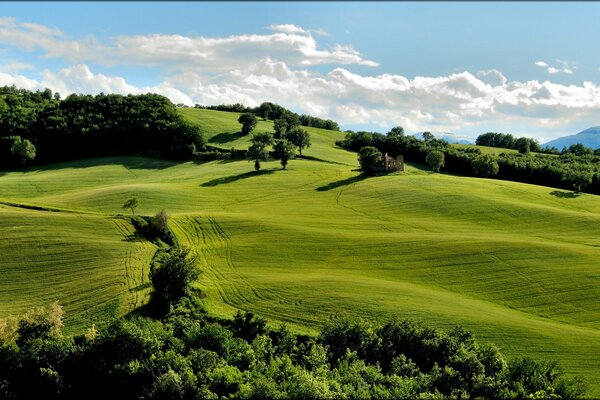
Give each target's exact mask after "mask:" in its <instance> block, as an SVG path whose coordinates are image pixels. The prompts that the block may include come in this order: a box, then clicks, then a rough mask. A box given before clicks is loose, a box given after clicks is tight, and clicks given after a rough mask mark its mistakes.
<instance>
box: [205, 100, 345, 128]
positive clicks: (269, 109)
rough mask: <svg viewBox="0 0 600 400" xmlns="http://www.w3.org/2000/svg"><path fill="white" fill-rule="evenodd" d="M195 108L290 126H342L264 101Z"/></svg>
mask: <svg viewBox="0 0 600 400" xmlns="http://www.w3.org/2000/svg"><path fill="white" fill-rule="evenodd" d="M195 108H202V109H207V110H217V111H227V112H237V113H251V114H254V115H256V116H257V117H260V118H262V119H263V120H265V121H266V120H271V121H274V122H275V124H276V125H277V124H279V125H282V126H283V125H285V126H289V127H290V128H292V127H294V126H299V125H301V126H308V127H312V128H321V129H328V130H331V131H339V130H340V127H339V125H338V123H337V122H335V121H332V120H330V119H323V118H318V117H314V116H312V115H308V114H302V115H300V114H296V113H295V112H292V111H290V110H288V109H286V108H284V107H282V106H280V105H279V104H275V103H270V102H263V103H261V105H259V106H258V107H247V106H245V105H243V104H241V103H235V104H220V105H216V106H202V105H199V104H196V105H195Z"/></svg>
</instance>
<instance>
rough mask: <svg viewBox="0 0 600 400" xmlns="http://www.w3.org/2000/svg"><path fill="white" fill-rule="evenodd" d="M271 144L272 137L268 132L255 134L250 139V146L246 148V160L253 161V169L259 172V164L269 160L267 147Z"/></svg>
mask: <svg viewBox="0 0 600 400" xmlns="http://www.w3.org/2000/svg"><path fill="white" fill-rule="evenodd" d="M272 144H273V136H272V135H271V134H270V133H268V132H263V133H257V134H255V135H254V136H253V137H252V144H251V145H250V147H248V151H247V152H246V158H248V160H254V169H255V170H256V171H259V170H260V162H261V161H266V160H268V158H269V151H268V150H267V146H270V145H272Z"/></svg>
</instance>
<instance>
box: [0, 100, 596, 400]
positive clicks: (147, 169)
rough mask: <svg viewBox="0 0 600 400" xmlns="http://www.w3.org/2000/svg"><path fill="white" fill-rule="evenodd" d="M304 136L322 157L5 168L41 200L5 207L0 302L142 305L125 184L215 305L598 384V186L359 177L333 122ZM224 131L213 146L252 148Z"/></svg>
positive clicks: (311, 152) (97, 316)
mask: <svg viewBox="0 0 600 400" xmlns="http://www.w3.org/2000/svg"><path fill="white" fill-rule="evenodd" d="M182 112H183V113H185V115H186V118H188V119H189V120H190V121H195V122H196V123H199V124H200V126H201V128H202V129H203V131H204V132H205V134H206V135H207V137H208V138H209V140H210V139H211V138H214V137H220V138H227V137H226V136H223V135H221V134H222V133H226V134H235V132H236V129H239V124H237V122H235V121H236V119H237V117H236V115H235V114H231V113H222V112H215V111H206V110H192V109H187V110H182ZM220 124H222V126H223V129H222V131H220V130H219V126H221V125H220ZM261 127H262V128H264V129H269V126H268V124H267V123H266V122H264V121H261V122H260V123H259V128H260V129H262V128H261ZM311 134H312V139H313V146H312V147H311V148H309V149H307V150H306V155H307V156H312V157H315V158H318V159H323V160H326V161H330V162H318V161H315V160H291V161H290V163H289V165H288V170H286V171H282V170H280V166H279V164H278V163H277V162H276V161H270V162H266V163H264V165H263V170H264V171H265V172H263V173H261V174H254V173H252V172H251V171H252V168H253V165H252V163H249V162H247V161H234V162H219V161H216V162H209V163H202V164H195V163H191V162H190V163H180V164H176V163H169V162H164V161H157V160H151V159H144V158H126V159H125V158H110V159H96V160H85V161H78V162H71V163H64V164H56V165H53V166H49V167H46V168H44V169H39V170H35V171H29V172H9V173H6V174H5V175H3V176H1V177H0V193H1V195H0V201H4V202H10V203H16V204H21V203H24V204H26V205H27V206H28V207H31V206H35V207H46V208H48V209H49V210H50V209H51V210H53V211H44V210H37V209H31V208H21V207H14V206H8V205H0V215H2V218H1V219H0V225H1V229H2V232H3V235H2V239H0V271H2V275H1V276H2V281H0V304H1V305H2V306H1V308H0V313H2V314H3V315H5V314H8V313H15V312H19V311H21V310H25V309H27V308H29V307H31V306H34V305H39V304H47V303H49V302H51V301H54V300H59V301H61V303H63V304H64V305H65V307H66V309H67V315H68V318H70V319H69V320H68V321H67V322H68V325H69V326H71V327H72V328H71V329H73V330H76V329H79V328H81V327H82V326H84V325H85V324H87V323H90V322H92V321H105V320H107V319H109V318H112V317H113V316H115V315H122V314H123V313H126V312H127V311H128V309H129V308H130V307H131V306H132V305H133V304H139V303H140V302H143V301H144V297H143V296H141V295H140V296H141V297H138V298H137V300H136V301H137V302H136V303H133V300H132V299H134V296H133V295H134V294H136V293H138V294H139V293H141V294H143V295H145V296H147V290H148V289H147V287H145V286H144V284H145V283H146V282H147V281H146V280H144V279H146V278H144V277H143V274H144V273H147V270H144V271H142V268H143V267H144V266H146V268H147V262H148V260H149V257H151V254H152V252H153V248H152V247H151V246H150V245H149V244H147V243H145V242H135V241H134V242H131V241H128V240H127V239H126V238H127V237H128V235H129V234H131V226H129V224H128V223H127V222H126V221H124V220H121V219H116V218H114V215H116V214H118V213H123V212H125V211H123V210H121V208H120V207H121V205H122V203H123V202H124V200H125V199H127V198H129V197H130V196H137V197H138V198H139V200H140V207H139V209H138V212H139V213H143V214H154V213H156V212H157V211H159V210H160V209H165V210H167V211H168V212H169V213H170V214H171V226H172V228H173V231H174V233H175V234H176V236H177V238H178V240H179V241H180V242H181V243H182V244H184V245H187V246H190V247H191V248H192V249H194V251H195V252H197V253H198V254H199V256H200V257H199V260H200V261H199V262H200V264H201V268H202V270H203V274H202V275H201V278H200V280H199V282H198V286H199V287H201V288H203V289H204V290H205V291H206V293H207V295H208V297H207V298H206V302H207V307H208V309H209V311H210V312H211V313H213V314H215V315H221V316H231V315H232V314H233V313H235V311H237V310H240V309H242V310H252V311H254V312H256V313H258V314H260V315H262V316H264V317H267V318H268V319H269V320H270V321H271V323H272V324H274V325H277V324H279V323H281V322H285V323H287V324H289V325H290V326H291V327H292V328H293V329H295V330H296V331H301V332H315V331H316V329H318V327H319V325H320V324H321V323H322V322H323V321H325V320H326V319H328V318H329V317H330V316H332V315H334V314H336V313H347V314H352V315H356V316H360V317H364V318H371V319H378V320H385V319H388V318H391V317H393V316H400V317H406V318H411V319H414V320H421V321H424V322H425V323H426V324H428V325H431V326H435V327H451V326H454V325H456V324H461V325H464V326H465V327H467V328H468V329H470V330H472V331H473V332H474V333H475V334H476V336H477V338H478V339H479V340H481V341H490V342H495V343H497V344H499V345H500V346H501V347H502V349H503V351H504V353H505V354H507V355H508V356H511V357H514V356H523V355H529V356H532V357H534V358H536V359H556V360H558V361H560V363H561V365H562V366H563V367H564V369H565V370H567V371H568V372H569V373H577V374H581V375H583V376H584V377H585V378H586V380H587V381H588V383H589V384H590V387H591V392H590V395H591V396H593V397H594V396H595V397H598V396H600V385H599V384H598V383H597V382H600V373H599V372H598V365H600V303H599V302H598V301H597V299H598V298H599V297H600V266H598V262H597V261H598V259H600V239H599V238H598V235H597V230H598V229H597V228H598V226H600V203H599V202H598V197H597V196H593V195H587V194H582V195H580V196H570V193H569V192H562V191H557V190H556V189H552V188H547V187H541V186H533V185H525V184H520V183H514V182H507V181H496V180H488V179H477V178H464V177H456V176H451V175H444V174H432V173H430V172H427V171H424V170H422V169H420V168H414V167H412V166H408V167H407V170H406V171H405V172H404V173H399V174H392V175H388V176H381V177H373V178H368V179H363V178H361V177H360V176H359V175H358V173H357V172H356V171H354V169H356V167H357V165H356V155H355V154H352V153H349V152H346V151H344V150H342V149H338V148H335V147H334V142H335V140H336V139H337V138H339V137H340V136H341V134H340V133H328V132H324V131H320V130H313V129H311ZM220 135H221V136H220ZM231 138H232V139H231V140H229V139H227V140H229V141H227V142H225V143H221V144H219V146H222V147H224V148H230V147H237V148H243V147H244V146H247V142H248V138H246V137H237V136H235V135H234V136H231ZM54 210H58V211H54ZM67 211H68V212H67ZM126 260H130V262H129V264H127V263H126ZM129 270H132V271H135V272H134V273H131V272H128V271H129ZM130 275H133V276H134V278H135V279H137V281H135V282H134V283H128V280H127V276H130ZM49 283H50V284H49ZM146 286H147V285H146ZM135 288H141V290H138V291H135ZM102 304H104V306H102ZM103 307H104V308H103Z"/></svg>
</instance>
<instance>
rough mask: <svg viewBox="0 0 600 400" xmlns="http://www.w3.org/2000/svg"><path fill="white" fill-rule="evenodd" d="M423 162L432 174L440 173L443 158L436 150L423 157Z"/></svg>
mask: <svg viewBox="0 0 600 400" xmlns="http://www.w3.org/2000/svg"><path fill="white" fill-rule="evenodd" d="M425 162H426V163H427V165H429V166H430V167H431V170H432V171H434V172H440V169H442V168H443V167H444V164H445V158H444V153H442V152H441V151H438V150H434V151H431V152H429V153H428V154H427V157H425Z"/></svg>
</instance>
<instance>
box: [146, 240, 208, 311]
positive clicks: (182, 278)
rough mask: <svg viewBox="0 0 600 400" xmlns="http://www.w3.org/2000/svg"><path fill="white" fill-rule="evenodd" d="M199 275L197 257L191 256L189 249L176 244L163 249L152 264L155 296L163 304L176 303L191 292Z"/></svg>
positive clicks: (151, 273) (151, 272)
mask: <svg viewBox="0 0 600 400" xmlns="http://www.w3.org/2000/svg"><path fill="white" fill-rule="evenodd" d="M199 275H200V271H199V270H198V268H197V267H196V257H192V256H190V251H189V249H186V248H184V247H178V246H176V247H172V248H171V249H170V250H169V251H162V252H161V253H160V254H159V255H158V256H157V257H156V258H155V260H154V261H153V263H152V265H151V266H150V281H151V282H152V286H153V288H154V293H153V296H154V297H155V299H156V300H159V301H160V303H161V304H164V305H169V304H174V303H176V302H177V301H178V300H180V299H181V298H182V297H184V296H185V295H187V294H189V292H190V289H191V285H192V283H193V282H194V280H196V279H197V278H198V276H199Z"/></svg>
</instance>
